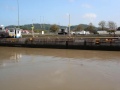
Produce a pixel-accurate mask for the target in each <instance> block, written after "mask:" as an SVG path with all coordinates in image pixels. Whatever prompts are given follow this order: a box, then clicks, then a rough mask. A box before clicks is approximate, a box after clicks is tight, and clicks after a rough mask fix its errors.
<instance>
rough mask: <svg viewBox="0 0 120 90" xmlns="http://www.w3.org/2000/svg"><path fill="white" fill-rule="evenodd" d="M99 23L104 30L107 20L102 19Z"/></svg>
mask: <svg viewBox="0 0 120 90" xmlns="http://www.w3.org/2000/svg"><path fill="white" fill-rule="evenodd" d="M98 25H99V26H100V28H101V29H102V30H104V29H105V26H106V22H105V21H100V22H99V24H98Z"/></svg>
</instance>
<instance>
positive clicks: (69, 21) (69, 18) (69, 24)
mask: <svg viewBox="0 0 120 90" xmlns="http://www.w3.org/2000/svg"><path fill="white" fill-rule="evenodd" d="M69 36H70V14H69Z"/></svg>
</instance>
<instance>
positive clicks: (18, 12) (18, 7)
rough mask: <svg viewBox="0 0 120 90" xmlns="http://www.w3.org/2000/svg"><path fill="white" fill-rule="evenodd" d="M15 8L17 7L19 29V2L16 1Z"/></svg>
mask: <svg viewBox="0 0 120 90" xmlns="http://www.w3.org/2000/svg"><path fill="white" fill-rule="evenodd" d="M17 6H18V28H19V1H18V0H17Z"/></svg>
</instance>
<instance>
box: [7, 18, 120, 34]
mask: <svg viewBox="0 0 120 90" xmlns="http://www.w3.org/2000/svg"><path fill="white" fill-rule="evenodd" d="M33 25H34V32H36V33H40V32H41V31H45V32H54V33H55V32H57V31H58V29H59V28H66V26H59V25H57V24H54V25H51V24H38V23H36V24H35V23H34V24H33ZM98 25H99V27H95V26H94V25H93V24H92V23H90V24H89V25H86V24H79V25H72V26H71V31H81V30H86V31H90V33H93V34H96V33H97V30H106V31H108V32H109V34H111V33H114V34H115V31H116V30H120V27H118V28H117V25H116V23H115V22H113V21H108V22H106V21H104V20H103V21H100V22H99V23H98ZM7 27H8V28H13V27H18V26H15V25H10V26H7ZM31 27H32V24H27V25H21V26H20V28H21V29H23V30H31Z"/></svg>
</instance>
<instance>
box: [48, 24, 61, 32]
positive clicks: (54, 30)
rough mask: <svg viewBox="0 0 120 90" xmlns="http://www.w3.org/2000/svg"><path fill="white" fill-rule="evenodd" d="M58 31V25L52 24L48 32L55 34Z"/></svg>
mask: <svg viewBox="0 0 120 90" xmlns="http://www.w3.org/2000/svg"><path fill="white" fill-rule="evenodd" d="M58 30H59V27H58V25H56V24H54V25H52V26H51V27H50V31H51V32H54V33H55V32H57V31H58Z"/></svg>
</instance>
